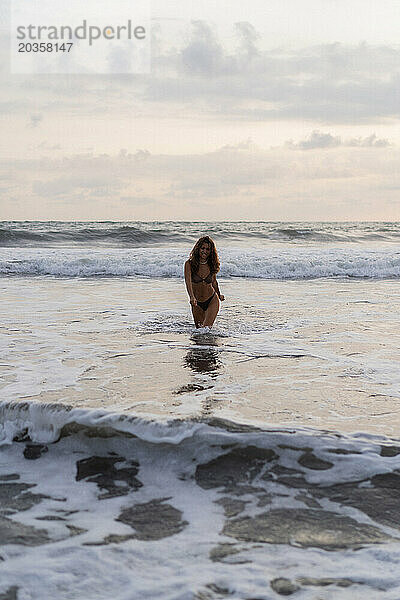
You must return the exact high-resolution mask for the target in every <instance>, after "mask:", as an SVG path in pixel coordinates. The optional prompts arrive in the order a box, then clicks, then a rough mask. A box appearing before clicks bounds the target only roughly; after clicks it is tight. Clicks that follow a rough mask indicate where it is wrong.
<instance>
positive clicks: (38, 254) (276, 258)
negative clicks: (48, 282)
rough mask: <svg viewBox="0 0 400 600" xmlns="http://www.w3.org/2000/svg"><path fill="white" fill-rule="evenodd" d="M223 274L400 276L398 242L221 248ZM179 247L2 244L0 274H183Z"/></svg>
mask: <svg viewBox="0 0 400 600" xmlns="http://www.w3.org/2000/svg"><path fill="white" fill-rule="evenodd" d="M220 255H221V261H222V268H221V271H220V276H221V277H226V278H232V277H244V278H257V279H315V278H332V277H360V278H371V279H382V278H398V277H400V246H390V247H381V248H373V249H372V248H365V247H363V246H357V245H353V246H347V247H346V248H343V247H331V248H326V247H322V246H321V247H319V248H312V249H311V248H304V247H293V246H290V247H289V246H286V247H285V246H280V247H279V249H276V248H271V247H265V248H251V249H250V248H246V249H243V248H241V249H239V248H232V247H225V248H221V252H220ZM186 259H187V252H185V251H183V250H182V249H181V248H180V249H176V250H175V249H171V248H166V249H160V248H137V249H134V250H132V249H129V250H128V249H115V248H113V249H107V250H99V249H85V250H84V249H81V248H80V249H50V248H48V249H43V248H40V249H32V248H30V249H26V248H23V249H21V248H12V249H10V248H1V249H0V275H20V276H21V275H22V276H27V275H28V276H37V275H52V276H60V277H101V276H103V277H110V276H118V277H135V276H136V277H137V276H140V277H150V278H166V277H179V278H181V277H182V276H183V264H184V262H185V260H186Z"/></svg>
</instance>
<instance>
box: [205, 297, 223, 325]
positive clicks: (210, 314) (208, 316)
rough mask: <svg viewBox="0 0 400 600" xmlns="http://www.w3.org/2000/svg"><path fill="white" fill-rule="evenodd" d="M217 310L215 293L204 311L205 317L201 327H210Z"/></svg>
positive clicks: (217, 301)
mask: <svg viewBox="0 0 400 600" xmlns="http://www.w3.org/2000/svg"><path fill="white" fill-rule="evenodd" d="M218 311H219V300H218V296H217V294H214V298H213V299H212V300H211V302H210V304H209V305H208V307H207V310H206V312H205V318H204V320H203V327H212V325H213V323H214V321H215V317H216V316H217V314H218Z"/></svg>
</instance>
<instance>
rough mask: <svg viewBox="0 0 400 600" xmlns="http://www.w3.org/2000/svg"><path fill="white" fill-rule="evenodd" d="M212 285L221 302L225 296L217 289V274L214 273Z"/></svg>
mask: <svg viewBox="0 0 400 600" xmlns="http://www.w3.org/2000/svg"><path fill="white" fill-rule="evenodd" d="M212 286H213V288H214V290H215V291H216V292H217V296H218V298H219V299H220V300H221V302H223V301H224V300H225V296H223V295H222V294H221V292H220V291H219V287H218V281H217V276H216V275H215V273H214V275H213V278H212Z"/></svg>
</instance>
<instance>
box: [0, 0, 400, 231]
mask: <svg viewBox="0 0 400 600" xmlns="http://www.w3.org/2000/svg"><path fill="white" fill-rule="evenodd" d="M0 17H1V15H0ZM0 22H2V36H1V45H0V52H1V56H2V58H3V60H2V61H1V73H0V77H1V86H0V124H1V132H2V135H1V142H0V160H1V162H0V219H1V220H58V219H60V220H71V221H73V220H113V221H119V220H265V221H271V220H272V221H274V220H275V221H276V220H284V221H301V220H305V221H321V220H322V221H323V220H333V221H355V220H369V221H372V220H399V219H400V202H399V200H400V168H399V165H400V44H399V34H400V6H399V2H398V0H381V1H380V2H378V1H377V0H249V2H247V3H245V2H243V1H242V0H240V1H239V0H218V2H217V3H216V2H215V0H213V1H211V0H202V1H199V0H196V1H188V0H179V1H172V0H153V2H152V32H151V33H152V69H151V73H150V74H149V75H115V76H100V75H69V76H67V75H36V76H25V75H11V74H10V72H9V71H10V69H9V52H8V36H7V19H6V18H5V13H4V12H3V17H2V19H0Z"/></svg>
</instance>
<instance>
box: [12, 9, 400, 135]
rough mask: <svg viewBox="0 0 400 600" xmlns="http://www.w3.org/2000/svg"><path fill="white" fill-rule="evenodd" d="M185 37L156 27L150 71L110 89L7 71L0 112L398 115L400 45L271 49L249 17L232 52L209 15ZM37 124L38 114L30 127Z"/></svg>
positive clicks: (362, 120)
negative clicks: (176, 38)
mask: <svg viewBox="0 0 400 600" xmlns="http://www.w3.org/2000/svg"><path fill="white" fill-rule="evenodd" d="M187 33H188V35H187V36H183V38H182V39H183V40H184V41H183V42H182V44H181V46H177V47H172V46H171V45H168V44H167V43H166V40H167V37H168V36H167V35H166V33H165V32H164V34H162V32H161V33H158V34H157V36H158V38H160V37H161V38H162V42H164V43H161V42H160V43H157V44H155V45H154V55H153V57H152V72H151V73H150V74H148V75H114V76H113V77H112V85H110V78H109V76H105V77H102V76H98V77H95V78H93V77H92V76H85V75H81V76H71V77H68V78H65V79H62V80H61V79H59V78H58V77H54V76H51V75H49V76H42V77H35V76H32V77H27V78H18V79H15V78H14V79H11V78H10V76H8V75H7V74H5V73H3V74H2V80H3V85H2V86H1V91H0V109H1V110H2V111H3V112H6V113H10V112H13V113H14V114H15V113H18V112H23V111H27V110H29V109H30V107H31V106H32V102H33V101H34V103H35V106H37V107H38V110H40V111H41V113H43V114H46V115H47V113H50V112H51V113H55V114H64V113H65V112H66V111H68V114H70V115H73V114H76V115H78V116H79V117H84V116H85V115H93V114H95V115H96V116H97V117H103V118H105V117H106V115H108V114H113V115H115V114H119V115H120V116H121V118H129V117H132V115H134V116H135V117H136V118H137V117H138V115H141V116H143V115H144V116H150V117H152V118H154V119H157V118H161V115H162V118H167V117H168V116H170V117H171V116H173V117H176V115H179V117H180V118H188V119H194V118H198V117H201V118H213V119H218V120H221V119H224V120H234V121H238V120H240V121H245V122H246V121H247V122H248V121H274V120H288V119H290V120H303V121H304V120H307V121H310V122H314V123H315V125H320V124H324V125H327V124H351V125H357V124H366V123H378V122H380V123H381V122H390V121H397V120H399V118H400V104H399V102H398V98H399V96H400V74H399V68H398V65H399V64H400V48H399V47H398V46H396V47H394V46H389V45H386V46H385V45H380V46H377V45H370V44H367V43H361V44H357V45H348V44H341V43H335V44H324V45H316V46H309V47H304V48H284V47H281V48H275V49H268V50H265V49H262V48H261V47H260V39H259V35H258V33H257V31H256V28H255V27H254V26H253V25H252V24H251V23H246V22H241V23H237V24H236V25H235V28H234V35H235V36H236V44H234V46H235V47H234V49H228V48H227V47H226V46H225V45H224V44H223V42H222V40H221V39H220V38H219V37H218V35H217V33H216V32H215V31H214V29H213V28H212V27H211V26H210V25H209V24H207V23H206V22H204V21H195V22H193V23H192V25H191V29H190V30H189V31H188V32H187ZM163 35H164V37H162V36H163ZM110 60H111V62H112V64H113V65H114V66H115V71H118V70H120V69H121V68H122V66H123V61H124V57H123V55H122V54H121V55H119V54H116V55H113V56H111V57H110ZM28 91H29V94H28V93H27V92H28ZM105 97H106V98H107V102H105V101H104V98H105ZM10 98H12V100H11V101H10ZM161 111H162V112H161ZM38 122H39V121H35V119H33V121H31V126H35V125H37V124H38Z"/></svg>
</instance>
